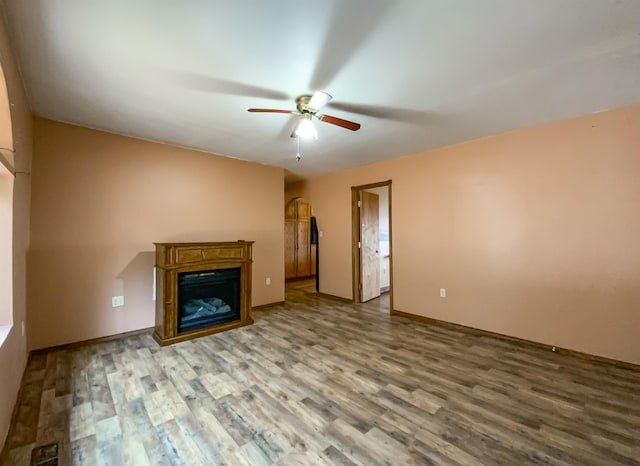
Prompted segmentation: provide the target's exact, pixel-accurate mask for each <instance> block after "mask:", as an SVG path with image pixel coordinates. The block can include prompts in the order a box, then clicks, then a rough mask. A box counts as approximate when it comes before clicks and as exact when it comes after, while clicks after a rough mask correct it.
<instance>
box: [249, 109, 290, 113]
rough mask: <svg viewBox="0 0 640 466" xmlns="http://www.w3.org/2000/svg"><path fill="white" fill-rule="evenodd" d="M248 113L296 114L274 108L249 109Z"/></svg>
mask: <svg viewBox="0 0 640 466" xmlns="http://www.w3.org/2000/svg"><path fill="white" fill-rule="evenodd" d="M248 111H249V112H260V113H297V112H294V111H293V110H278V109H275V108H250V109H248Z"/></svg>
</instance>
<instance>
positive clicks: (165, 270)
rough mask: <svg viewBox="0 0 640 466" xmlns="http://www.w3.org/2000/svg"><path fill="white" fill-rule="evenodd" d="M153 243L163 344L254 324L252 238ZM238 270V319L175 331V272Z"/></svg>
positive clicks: (158, 338)
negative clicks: (248, 239)
mask: <svg viewBox="0 0 640 466" xmlns="http://www.w3.org/2000/svg"><path fill="white" fill-rule="evenodd" d="M154 244H155V245H156V326H155V330H154V332H153V338H154V339H155V340H156V341H157V342H158V343H159V344H160V345H162V346H165V345H170V344H172V343H177V342H179V341H185V340H190V339H192V338H197V337H201V336H204V335H210V334H212V333H217V332H223V331H225V330H230V329H232V328H237V327H242V326H244V325H249V324H252V323H253V318H252V317H251V264H252V262H253V261H252V258H251V246H252V245H253V241H236V242H224V243H154ZM231 268H239V269H240V319H238V320H234V321H232V322H225V323H223V324H217V325H212V326H210V327H206V328H201V329H196V330H190V331H186V332H180V333H178V274H180V273H182V272H198V271H205V270H216V269H231Z"/></svg>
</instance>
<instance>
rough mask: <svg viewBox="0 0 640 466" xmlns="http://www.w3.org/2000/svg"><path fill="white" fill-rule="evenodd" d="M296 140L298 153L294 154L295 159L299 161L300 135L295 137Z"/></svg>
mask: <svg viewBox="0 0 640 466" xmlns="http://www.w3.org/2000/svg"><path fill="white" fill-rule="evenodd" d="M296 140H297V141H298V153H297V154H296V160H297V161H298V162H299V161H300V159H301V158H302V156H301V155H300V136H298V137H296Z"/></svg>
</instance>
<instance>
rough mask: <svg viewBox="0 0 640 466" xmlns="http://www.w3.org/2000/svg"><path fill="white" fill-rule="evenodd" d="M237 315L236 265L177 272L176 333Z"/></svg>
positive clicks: (238, 288)
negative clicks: (234, 266)
mask: <svg viewBox="0 0 640 466" xmlns="http://www.w3.org/2000/svg"><path fill="white" fill-rule="evenodd" d="M238 319H240V268H239V267H236V268H230V269H218V270H203V271H198V272H183V273H180V274H178V333H181V332H188V331H189V330H196V329H200V328H205V327H210V326H212V325H218V324H223V323H226V322H232V321H234V320H238Z"/></svg>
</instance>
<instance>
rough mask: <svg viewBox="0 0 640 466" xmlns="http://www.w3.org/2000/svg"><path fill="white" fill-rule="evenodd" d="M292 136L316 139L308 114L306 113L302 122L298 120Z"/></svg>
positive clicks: (316, 133)
mask: <svg viewBox="0 0 640 466" xmlns="http://www.w3.org/2000/svg"><path fill="white" fill-rule="evenodd" d="M294 134H295V135H296V136H298V137H299V138H305V139H318V131H317V130H316V126H315V125H314V124H313V121H311V114H310V113H306V114H305V115H304V117H303V118H302V120H300V123H298V127H297V128H296V130H295V133H294Z"/></svg>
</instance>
